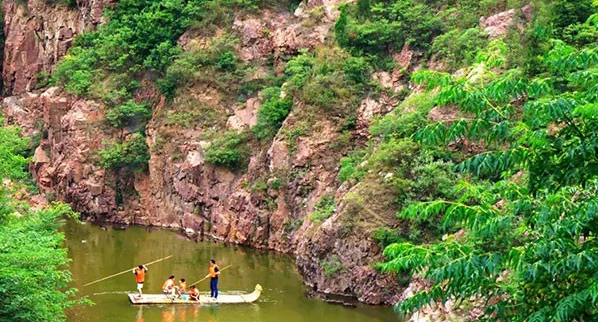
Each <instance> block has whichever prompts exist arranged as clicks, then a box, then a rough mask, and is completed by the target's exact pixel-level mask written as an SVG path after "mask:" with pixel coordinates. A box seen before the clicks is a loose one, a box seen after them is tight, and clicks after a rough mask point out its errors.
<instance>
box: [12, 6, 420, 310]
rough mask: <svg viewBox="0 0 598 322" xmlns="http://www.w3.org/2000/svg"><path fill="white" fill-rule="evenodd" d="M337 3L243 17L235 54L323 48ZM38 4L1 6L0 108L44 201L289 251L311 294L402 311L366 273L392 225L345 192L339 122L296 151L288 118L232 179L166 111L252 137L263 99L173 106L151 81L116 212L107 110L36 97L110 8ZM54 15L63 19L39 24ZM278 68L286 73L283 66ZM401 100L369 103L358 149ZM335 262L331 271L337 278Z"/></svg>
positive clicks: (195, 90)
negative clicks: (28, 141)
mask: <svg viewBox="0 0 598 322" xmlns="http://www.w3.org/2000/svg"><path fill="white" fill-rule="evenodd" d="M341 2H343V1H309V2H307V3H304V4H302V5H301V6H300V7H299V8H298V10H297V11H296V12H295V14H290V13H284V12H273V11H268V10H265V11H263V12H260V13H259V14H256V15H249V16H244V17H243V18H238V19H236V20H235V23H234V26H235V28H236V30H237V32H238V33H239V38H240V39H241V46H240V49H239V52H240V57H241V58H242V59H243V60H244V61H246V62H249V63H252V62H257V61H260V60H263V57H265V56H268V55H272V56H273V57H279V56H280V55H288V54H294V53H297V52H298V51H299V50H300V49H303V48H308V49H309V48H312V49H313V48H314V47H316V46H318V45H321V44H323V43H325V41H326V39H327V38H328V37H329V34H330V30H331V28H332V26H333V22H334V19H335V17H336V15H337V14H338V10H337V5H338V4H339V3H341ZM44 3H45V2H44V1H43V0H31V1H29V4H28V5H27V7H25V6H24V5H16V4H14V3H12V2H5V3H4V6H5V32H6V35H7V42H6V55H5V59H4V62H3V64H4V66H5V67H4V73H3V77H4V82H5V84H6V93H7V94H10V95H13V96H9V97H7V98H5V99H4V102H3V109H4V111H5V114H6V115H7V116H8V119H9V121H10V122H13V123H16V124H19V125H21V126H22V127H24V128H25V132H26V133H27V134H29V135H33V136H35V135H38V136H39V137H40V138H41V142H40V145H39V147H38V148H37V149H36V151H35V155H34V162H33V164H32V165H31V170H32V172H33V173H34V176H35V179H36V180H37V182H38V183H39V186H40V189H41V190H42V191H43V192H45V193H47V195H51V196H52V197H53V198H56V199H59V200H63V201H66V202H69V203H70V204H71V205H72V206H73V208H74V209H75V210H77V211H79V212H81V213H82V214H84V215H85V216H89V217H90V218H93V219H95V220H107V221H112V222H119V223H136V224H144V225H156V226H163V227H174V228H181V229H185V230H186V231H187V232H188V233H190V234H197V233H201V234H206V235H210V236H213V237H215V238H218V239H222V240H225V241H227V242H232V243H238V244H244V245H250V246H253V247H258V248H266V249H273V250H277V251H282V252H288V253H292V254H294V255H295V256H296V258H297V266H298V268H299V271H300V272H301V274H302V275H303V276H304V279H305V282H306V284H307V285H309V286H310V287H311V288H312V290H314V291H315V293H316V294H330V295H342V296H349V297H355V298H358V299H359V300H360V301H363V302H366V303H371V304H391V303H394V302H395V301H396V299H397V296H398V294H400V291H401V289H402V288H401V287H400V286H399V285H398V284H397V282H396V281H395V280H394V278H392V277H390V276H383V275H381V274H380V273H379V272H377V271H376V270H374V269H373V268H372V263H373V262H376V261H379V260H382V257H381V249H380V248H379V246H378V244H377V242H376V241H375V240H373V238H372V235H373V232H374V230H375V229H376V228H377V227H379V226H382V225H383V226H392V225H395V224H396V223H395V222H394V220H395V219H394V214H393V213H376V210H375V209H374V210H371V209H369V210H368V208H367V207H364V206H363V204H364V203H365V204H368V203H374V202H375V201H376V202H377V199H378V198H380V197H382V196H378V195H372V196H368V197H367V198H366V200H365V201H363V200H362V201H361V202H356V201H355V199H354V198H353V197H352V196H354V195H355V194H356V193H359V191H358V190H359V189H362V188H360V187H359V186H358V187H353V188H352V189H348V188H347V187H346V186H343V185H341V184H340V183H339V182H338V179H337V175H338V170H339V169H338V164H339V160H340V158H341V157H342V156H343V155H344V154H346V153H347V152H348V150H349V148H350V147H349V146H338V145H337V144H335V143H336V142H337V141H338V140H339V135H340V128H339V125H338V124H334V123H333V122H330V121H328V120H326V119H319V120H317V121H316V122H314V123H313V124H311V130H310V132H309V134H307V135H305V136H302V137H300V138H299V139H298V140H297V141H296V142H294V143H293V146H291V143H290V142H289V141H288V140H287V139H286V137H285V135H284V133H285V132H289V131H291V130H292V129H293V128H294V127H295V126H296V124H297V123H298V122H300V121H301V117H302V116H301V115H295V114H294V113H291V115H289V117H288V118H287V119H286V121H285V122H284V124H283V127H282V128H281V129H280V131H279V133H278V134H277V135H276V136H275V138H274V139H273V140H272V141H271V142H270V143H267V144H265V145H259V146H258V145H256V146H252V147H251V151H252V152H251V158H250V162H249V165H248V167H247V170H246V171H239V172H232V171H229V170H226V169H222V168H217V167H214V166H211V165H209V164H207V163H206V162H205V160H204V153H205V148H206V146H207V144H209V143H208V141H207V140H206V139H205V137H204V132H205V130H206V129H205V128H203V127H202V126H200V125H196V126H191V127H181V126H177V125H173V124H169V123H167V122H165V115H167V114H168V113H169V111H168V109H173V108H176V107H177V105H181V106H182V105H184V104H188V105H189V106H192V105H198V104H206V105H209V106H211V107H212V108H213V109H214V111H215V113H216V114H217V115H218V121H217V122H218V124H217V126H218V127H219V128H228V129H232V130H234V129H242V128H245V127H251V126H253V125H255V116H256V112H257V109H258V108H259V106H260V104H261V99H260V97H259V95H257V96H254V97H250V98H249V99H248V101H247V102H246V103H245V104H244V105H242V106H240V105H238V104H236V103H230V100H226V99H225V98H224V97H223V93H220V92H219V91H218V89H216V88H213V87H211V86H209V85H208V86H206V85H205V84H203V85H197V86H190V88H188V89H186V90H185V92H184V93H183V94H180V95H179V96H178V97H179V98H178V99H177V100H175V102H174V103H172V104H173V105H174V106H166V105H167V103H165V102H164V99H163V98H162V97H160V96H159V95H158V94H157V93H156V91H155V90H154V89H152V88H151V84H149V85H148V86H147V90H142V91H140V92H142V95H146V97H144V98H145V99H149V100H150V101H153V102H155V104H154V108H153V109H154V112H153V117H152V120H150V122H149V124H148V126H147V129H146V136H147V143H148V146H149V147H150V161H149V169H148V171H146V172H141V173H135V174H134V178H133V180H132V182H130V186H131V187H132V188H133V190H134V191H133V192H132V193H129V194H127V195H124V196H123V197H122V198H123V199H124V200H123V201H124V202H123V203H122V204H120V205H119V203H118V202H117V192H116V190H115V181H116V180H115V178H116V177H117V176H119V174H118V173H111V172H110V171H106V170H104V169H102V168H101V167H99V166H97V162H95V161H94V159H95V158H97V154H96V151H97V150H98V149H99V148H100V147H101V146H102V142H103V141H104V140H106V139H110V138H113V137H114V136H115V135H117V134H116V133H114V131H113V130H111V129H109V128H107V127H105V126H104V122H103V120H104V111H105V107H104V106H102V104H99V103H97V102H93V101H86V100H81V99H78V98H76V97H72V96H69V95H66V94H64V93H62V92H61V91H60V89H57V88H50V89H47V90H45V91H43V92H42V91H32V89H33V88H34V87H35V86H36V77H37V74H38V73H39V72H40V71H51V70H52V68H53V67H54V64H55V63H56V62H57V61H58V60H59V59H60V57H62V56H63V55H64V54H65V52H66V50H67V49H68V47H69V46H70V44H71V42H72V37H73V36H74V35H75V34H77V33H79V32H81V31H82V30H86V29H89V28H93V27H94V26H95V25H96V24H97V23H101V15H99V14H98V12H100V11H101V6H103V5H105V4H106V3H109V1H87V2H86V1H79V2H78V8H72V9H69V8H66V7H63V6H58V5H56V6H46V5H44ZM315 8H321V9H322V10H323V12H324V13H325V15H324V16H323V17H320V18H319V19H320V20H319V21H317V24H316V26H315V27H313V28H312V27H308V25H309V24H307V23H305V21H306V20H307V19H313V17H310V10H314V9H315ZM26 17H28V18H26ZM48 17H55V18H52V21H51V22H48V21H45V20H44V19H47V18H48ZM263 30H272V31H273V32H271V33H264V32H263ZM40 35H43V37H42V36H40ZM180 42H181V44H182V45H183V47H186V45H187V44H189V43H193V42H194V43H205V42H206V40H205V39H202V37H201V36H199V35H194V34H192V33H186V34H184V35H183V36H182V37H181V40H180ZM407 54H408V53H407ZM403 56H404V55H403ZM403 56H400V57H403ZM407 56H409V57H411V56H410V55H407ZM398 59H399V58H398ZM400 59H403V60H405V59H404V58H400ZM401 63H404V62H401ZM277 68H278V69H279V70H281V69H282V64H281V62H279V67H277ZM378 76H380V75H378ZM382 76H384V77H382ZM256 77H259V76H256ZM380 77H381V79H383V80H384V79H386V78H388V79H389V80H390V79H391V80H392V82H390V81H389V82H387V83H388V84H382V86H383V87H388V89H389V90H395V91H398V90H399V89H400V85H397V84H400V82H401V80H400V79H399V78H400V73H399V72H398V71H397V73H393V74H392V76H389V75H381V76H380ZM17 94H18V95H17ZM296 104H301V102H296ZM395 104H396V102H394V101H393V100H392V99H391V98H389V97H386V96H385V95H381V96H380V97H377V98H367V99H366V100H364V102H363V103H362V106H361V108H360V109H359V119H358V121H357V124H358V126H357V129H356V130H355V131H354V133H352V138H351V139H352V142H353V143H354V144H359V143H360V142H361V143H363V142H365V140H366V136H367V133H368V131H367V128H368V124H369V121H370V120H371V118H372V117H374V116H376V115H380V114H384V113H387V112H389V111H390V110H391V109H392V108H393V106H394V105H395ZM299 108H300V107H299ZM124 135H125V137H126V135H127V134H126V133H125V134H124ZM125 139H126V138H125ZM274 180H278V181H279V182H280V184H279V187H277V188H273V187H272V185H267V186H268V187H267V188H265V189H256V188H254V184H255V183H256V182H260V181H261V182H272V181H274ZM323 196H334V197H335V200H337V204H338V207H337V209H336V210H335V212H334V214H333V215H332V216H331V217H330V218H328V219H326V220H325V221H324V222H322V223H320V222H315V221H311V220H309V218H308V215H309V214H310V213H311V212H312V211H313V210H314V206H315V204H317V203H318V201H320V200H321V199H322V197H323ZM372 213H374V214H375V216H372ZM330 265H334V267H335V268H334V269H332V270H331V269H330V267H331V266H330Z"/></svg>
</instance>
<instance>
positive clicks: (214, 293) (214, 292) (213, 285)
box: [206, 259, 220, 298]
mask: <svg viewBox="0 0 598 322" xmlns="http://www.w3.org/2000/svg"><path fill="white" fill-rule="evenodd" d="M208 272H209V273H208V275H206V278H207V277H210V296H211V297H213V298H218V276H220V268H219V267H218V265H216V260H214V259H212V260H210V268H209V271H208Z"/></svg>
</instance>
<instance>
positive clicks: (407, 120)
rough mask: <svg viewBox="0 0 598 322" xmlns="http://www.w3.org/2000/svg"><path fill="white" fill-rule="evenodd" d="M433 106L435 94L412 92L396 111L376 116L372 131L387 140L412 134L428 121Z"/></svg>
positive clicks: (374, 134)
mask: <svg viewBox="0 0 598 322" xmlns="http://www.w3.org/2000/svg"><path fill="white" fill-rule="evenodd" d="M433 106H434V95H432V94H431V93H428V92H424V93H419V94H412V95H410V96H408V97H407V98H406V99H405V100H404V101H403V102H402V103H401V104H400V105H399V108H397V109H396V110H395V112H394V113H389V114H387V115H385V116H383V117H378V118H374V120H373V121H372V125H371V126H370V133H371V134H372V136H377V137H382V138H383V139H385V140H389V139H391V138H405V137H408V136H411V135H413V134H414V133H415V132H416V131H417V130H418V129H419V128H421V127H423V126H425V125H426V124H427V123H428V121H427V117H426V116H427V114H428V112H429V111H430V109H431V108H432V107H433Z"/></svg>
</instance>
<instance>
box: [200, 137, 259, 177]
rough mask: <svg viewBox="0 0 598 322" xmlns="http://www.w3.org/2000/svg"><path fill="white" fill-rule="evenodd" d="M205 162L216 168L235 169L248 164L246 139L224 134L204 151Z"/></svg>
mask: <svg viewBox="0 0 598 322" xmlns="http://www.w3.org/2000/svg"><path fill="white" fill-rule="evenodd" d="M205 158H206V161H207V162H209V163H212V164H214V165H217V166H222V167H226V168H229V169H237V168H239V167H241V166H244V165H246V164H247V163H248V162H249V147H248V146H247V137H246V135H244V134H237V133H236V132H234V131H233V132H226V133H224V134H223V135H222V136H221V137H218V138H216V139H215V140H214V141H213V142H212V143H211V145H210V146H209V147H208V148H207V149H206V153H205Z"/></svg>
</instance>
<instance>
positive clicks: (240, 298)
mask: <svg viewBox="0 0 598 322" xmlns="http://www.w3.org/2000/svg"><path fill="white" fill-rule="evenodd" d="M261 293H262V286H261V285H259V284H257V285H256V286H255V289H254V290H253V292H251V293H248V294H235V295H230V294H222V295H218V298H216V299H214V298H211V297H209V296H207V295H200V296H199V300H197V301H194V300H189V299H188V300H183V299H182V298H178V299H173V298H172V296H170V295H166V294H143V296H142V297H141V298H139V294H135V293H131V294H128V296H129V300H130V301H131V303H133V304H236V303H252V302H255V301H257V299H258V298H259V297H260V295H261Z"/></svg>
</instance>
